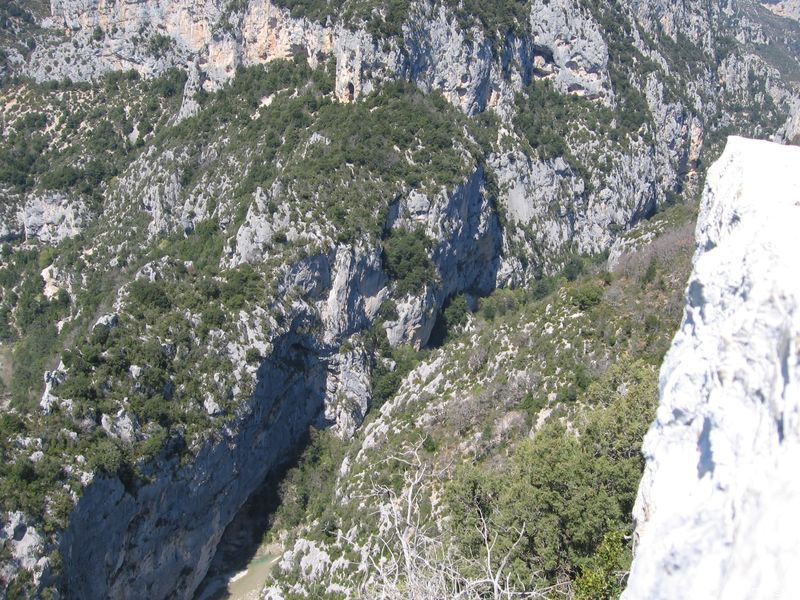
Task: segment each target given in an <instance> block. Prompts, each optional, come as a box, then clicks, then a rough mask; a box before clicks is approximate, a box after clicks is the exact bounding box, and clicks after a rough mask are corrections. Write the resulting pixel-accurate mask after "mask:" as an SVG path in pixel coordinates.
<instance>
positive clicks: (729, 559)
mask: <svg viewBox="0 0 800 600" xmlns="http://www.w3.org/2000/svg"><path fill="white" fill-rule="evenodd" d="M798 167H800V149H798V148H791V147H783V146H778V145H775V144H770V143H768V142H760V141H752V140H747V139H743V138H735V137H732V138H729V140H728V145H727V147H726V150H725V152H724V154H723V155H722V157H721V158H720V159H719V160H718V161H717V162H716V163H715V164H714V166H713V167H712V168H711V169H710V171H709V175H708V183H707V186H706V189H705V193H704V198H703V204H702V208H701V214H700V217H699V220H698V225H697V251H696V254H695V258H694V270H693V273H692V276H691V278H690V281H689V285H688V288H687V305H686V309H685V314H684V320H683V324H682V326H681V328H680V331H679V332H678V334H677V335H676V337H675V339H674V341H673V344H672V347H671V349H670V351H669V353H668V354H667V357H666V359H665V361H664V365H663V367H662V371H661V381H660V393H661V403H660V406H659V409H658V414H657V419H656V421H655V423H654V424H653V426H652V427H651V429H650V431H649V433H648V434H647V437H646V438H645V442H644V454H645V456H646V459H647V467H646V471H645V474H644V477H643V479H642V483H641V487H640V489H639V496H638V499H637V503H636V507H635V511H634V512H635V517H636V521H637V530H636V536H637V545H636V550H635V558H634V562H633V566H632V570H631V576H630V579H629V583H628V589H627V591H626V592H625V594H624V596H623V597H624V598H625V599H626V600H632V599H637V598H664V599H666V598H676V597H681V598H726V599H728V598H732V599H736V598H754V597H763V598H789V597H792V596H793V595H794V593H795V592H796V590H797V586H798V584H800V581H798V575H797V569H796V568H795V565H796V563H797V560H798V556H800V544H798V533H797V529H796V527H795V526H794V525H793V523H794V522H795V520H794V519H793V515H794V513H795V511H796V507H797V502H798V499H800V481H798V478H797V474H796V466H797V464H798V460H800V419H799V418H798V414H799V413H800V387H798V374H799V373H800V285H798V279H797V277H796V257H797V256H798V253H799V252H800V245H799V244H798V238H797V227H798V225H800V203H798V200H797V199H798V197H800V177H798V175H797V173H798Z"/></svg>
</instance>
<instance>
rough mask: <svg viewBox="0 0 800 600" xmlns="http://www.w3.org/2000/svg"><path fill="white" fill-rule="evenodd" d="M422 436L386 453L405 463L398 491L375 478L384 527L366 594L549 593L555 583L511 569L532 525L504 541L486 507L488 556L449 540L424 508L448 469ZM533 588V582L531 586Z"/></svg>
mask: <svg viewBox="0 0 800 600" xmlns="http://www.w3.org/2000/svg"><path fill="white" fill-rule="evenodd" d="M421 447H422V442H421V441H420V442H418V443H417V444H416V445H415V446H414V447H412V448H411V449H409V450H408V451H406V452H405V453H404V454H403V455H401V456H393V457H390V458H388V459H386V460H388V461H396V462H399V463H400V464H403V465H404V466H405V470H404V474H403V486H402V488H401V489H400V490H399V491H397V490H395V489H393V488H391V487H390V486H387V485H384V484H378V483H376V482H374V481H372V482H371V483H372V486H371V489H370V490H369V491H368V492H367V494H366V496H365V499H369V501H370V503H373V504H376V505H377V506H379V509H378V513H377V514H378V517H379V520H380V527H379V533H378V534H377V536H376V537H375V539H374V540H373V543H374V545H375V552H374V553H373V554H371V555H370V557H369V560H370V567H371V568H370V570H369V571H370V573H369V575H368V576H367V577H366V578H365V580H364V582H363V583H362V585H361V586H360V589H359V595H360V597H361V598H362V599H363V600H367V599H369V600H432V599H437V600H490V599H491V600H517V599H526V600H530V599H536V598H543V597H545V595H546V594H549V593H552V592H553V591H555V590H554V589H553V588H546V589H544V588H543V589H535V590H533V591H531V590H530V587H531V586H525V585H522V582H520V581H517V580H515V578H514V577H513V575H512V573H511V569H510V568H509V567H510V562H511V560H512V559H513V557H514V555H515V554H516V552H517V550H518V548H519V546H520V544H522V542H523V540H524V536H525V525H524V524H523V526H522V527H521V528H519V529H518V530H517V531H515V532H513V533H514V534H515V538H514V539H515V541H514V542H513V544H511V546H510V547H507V548H502V549H500V548H499V545H498V540H499V539H500V537H501V535H506V534H508V533H509V532H507V531H499V530H498V529H496V527H495V526H494V524H493V523H492V521H491V519H490V518H488V517H486V516H485V515H484V514H483V512H482V511H481V510H480V508H479V507H476V509H477V510H478V520H477V524H476V525H475V527H476V529H477V533H478V534H479V536H480V539H481V541H482V544H483V550H484V552H483V556H482V557H468V556H463V555H461V554H460V553H459V550H458V548H456V547H455V546H454V545H453V544H449V543H448V542H447V541H446V538H445V536H444V535H443V532H442V531H440V529H439V527H437V525H436V523H435V522H434V519H425V518H424V516H423V514H424V511H423V510H422V508H423V504H424V503H425V502H430V500H431V494H432V493H433V491H434V490H435V489H436V484H437V483H438V482H441V481H442V480H443V477H444V475H445V473H446V471H447V469H436V468H435V467H433V466H432V465H431V464H429V463H428V462H426V461H425V460H424V459H423V458H422V456H421V454H420V449H421ZM526 588H527V589H526Z"/></svg>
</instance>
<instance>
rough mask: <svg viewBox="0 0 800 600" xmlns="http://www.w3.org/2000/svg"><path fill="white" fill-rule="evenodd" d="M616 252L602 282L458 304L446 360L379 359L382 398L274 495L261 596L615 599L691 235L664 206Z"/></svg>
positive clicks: (575, 265) (578, 275)
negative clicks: (273, 555) (393, 382)
mask: <svg viewBox="0 0 800 600" xmlns="http://www.w3.org/2000/svg"><path fill="white" fill-rule="evenodd" d="M630 240H631V241H632V245H631V246H629V247H628V249H627V251H625V252H623V253H622V254H620V255H617V257H616V259H615V261H614V269H613V270H612V271H610V272H609V271H606V270H605V263H604V262H601V261H597V262H583V261H578V260H576V261H574V262H572V263H570V265H569V266H568V268H567V269H566V270H565V271H564V272H563V273H561V274H559V275H557V276H553V277H550V278H546V279H543V280H540V281H539V282H538V283H537V284H536V285H534V286H531V288H529V289H527V290H514V291H510V290H498V291H497V292H495V293H493V294H492V295H490V296H488V297H486V298H483V299H481V300H480V303H479V304H480V307H479V308H478V310H477V312H475V313H471V314H470V313H469V312H468V311H467V310H466V308H465V306H464V303H463V301H462V300H461V299H460V298H458V299H457V300H455V301H453V302H452V303H451V304H450V307H449V308H447V309H445V311H444V315H445V316H446V318H447V320H448V321H449V323H450V329H449V330H448V333H447V336H446V338H447V341H446V343H445V344H444V346H442V347H441V348H439V349H436V350H429V351H426V352H423V353H420V354H416V355H414V354H409V352H408V351H405V350H402V349H400V350H398V351H395V352H394V354H393V355H392V357H391V358H388V357H387V358H384V359H383V360H384V361H391V365H390V369H393V371H392V370H389V371H387V372H397V371H398V370H399V371H400V373H401V374H402V373H404V372H407V375H404V376H403V377H402V381H401V382H400V383H399V389H398V391H397V393H396V395H395V396H394V397H393V398H392V399H391V400H389V401H388V402H386V403H385V404H384V405H383V406H382V407H381V408H380V411H379V413H378V414H375V415H374V416H373V415H370V416H369V417H368V418H367V421H366V422H365V425H364V427H363V428H362V429H361V431H360V432H358V433H357V434H356V436H355V438H354V439H353V441H352V442H350V443H349V444H345V443H343V442H342V441H336V438H334V437H333V436H330V435H329V434H320V435H319V436H317V437H316V438H315V440H314V442H312V444H311V446H310V447H309V449H308V450H307V451H306V453H305V455H304V456H303V457H302V458H301V460H300V463H299V466H298V467H296V468H295V469H293V470H292V471H290V472H289V475H288V476H287V478H286V480H285V482H284V483H283V484H282V487H281V494H282V499H283V502H282V505H281V507H280V508H279V510H278V511H277V513H276V515H275V517H274V523H273V526H272V528H271V530H270V534H269V535H270V536H272V537H273V538H274V539H280V540H281V541H282V542H283V544H284V545H285V547H286V548H287V552H286V553H285V554H284V556H283V558H282V560H281V561H280V562H279V565H278V567H277V568H276V569H275V571H274V572H273V581H272V582H271V583H270V584H269V585H268V590H269V593H268V594H267V596H266V597H268V598H273V597H274V598H277V597H285V598H294V597H315V598H340V597H353V596H356V597H364V598H395V597H410V598H427V597H449V596H451V595H453V594H455V591H454V590H461V591H462V592H463V593H464V594H465V596H464V597H467V598H478V597H484V595H486V594H489V595H490V596H491V594H493V593H495V587H494V586H495V585H497V586H498V587H497V588H496V590H497V593H500V590H502V591H503V593H505V592H507V591H508V592H512V593H516V594H521V593H527V594H530V597H539V596H540V595H541V596H542V597H544V596H549V595H554V594H556V595H557V594H562V593H570V594H571V593H576V594H577V595H578V597H582V598H611V597H616V596H617V595H618V594H619V592H620V590H621V585H622V581H623V580H622V579H620V577H619V574H620V573H624V572H625V570H626V569H627V565H628V564H629V562H630V548H629V543H628V542H626V541H624V540H628V539H630V535H631V532H632V526H631V520H630V512H631V509H632V507H633V501H634V498H635V495H636V489H637V486H638V481H639V477H640V473H641V470H642V466H643V459H642V457H641V455H640V453H639V448H640V444H641V439H642V436H643V435H644V433H645V431H646V430H647V428H648V426H649V424H650V422H651V421H652V419H653V416H654V410H655V406H656V403H657V392H656V382H657V378H658V368H659V365H660V363H661V359H662V357H663V355H664V352H665V351H666V348H667V346H668V345H669V341H670V339H671V337H672V334H673V332H674V330H675V328H676V326H677V324H678V321H679V319H680V309H681V306H682V304H683V288H684V282H685V280H686V277H687V274H688V270H689V268H690V257H691V252H692V250H693V247H694V242H693V222H692V221H691V220H690V219H689V215H688V214H687V211H686V210H685V208H684V207H676V208H674V209H671V210H670V211H668V212H666V213H664V214H663V215H661V214H659V215H657V216H656V217H654V219H652V220H651V221H649V222H647V223H645V224H643V225H642V226H640V229H639V230H635V232H634V234H633V235H632V236H631V238H630ZM384 377H385V375H384ZM342 456H343V457H344V458H343V459H342V458H341V457H342ZM340 462H341V467H339V466H338V465H339V463H340ZM287 533H288V536H287Z"/></svg>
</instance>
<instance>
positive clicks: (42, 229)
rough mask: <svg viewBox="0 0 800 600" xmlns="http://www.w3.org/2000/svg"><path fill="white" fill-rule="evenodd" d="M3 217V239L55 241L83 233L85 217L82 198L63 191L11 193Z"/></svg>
mask: <svg viewBox="0 0 800 600" xmlns="http://www.w3.org/2000/svg"><path fill="white" fill-rule="evenodd" d="M2 210H3V213H4V214H3V215H2V219H0V240H13V239H24V240H31V241H32V240H34V239H37V240H39V241H41V242H44V243H56V242H59V241H61V240H63V239H64V238H68V237H74V236H76V235H77V234H78V233H80V231H81V229H82V227H83V224H84V221H85V219H86V213H87V210H86V206H85V205H84V203H83V201H82V200H80V199H76V198H71V197H69V196H67V195H65V194H63V193H59V192H52V193H44V194H28V195H26V196H25V197H23V198H20V197H18V196H14V195H10V197H8V198H7V204H6V205H5V206H4V207H3V209H2Z"/></svg>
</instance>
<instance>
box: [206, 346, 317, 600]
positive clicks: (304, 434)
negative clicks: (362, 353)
mask: <svg viewBox="0 0 800 600" xmlns="http://www.w3.org/2000/svg"><path fill="white" fill-rule="evenodd" d="M326 351H327V349H324V348H319V347H315V345H314V343H313V341H312V340H311V338H307V337H305V336H297V335H296V334H291V333H290V334H287V335H286V336H282V337H281V338H279V340H277V341H276V344H275V351H274V353H273V356H272V357H270V358H269V359H267V360H266V361H265V362H264V364H262V366H261V368H260V370H259V376H258V379H259V381H258V384H257V386H256V394H255V395H256V397H258V396H260V395H264V396H266V397H269V396H272V395H273V394H274V390H275V388H283V393H282V394H281V395H282V396H283V398H281V399H280V400H278V401H277V403H276V404H275V408H276V409H277V413H275V412H273V411H269V412H268V413H267V414H266V415H265V416H266V418H267V420H272V419H275V425H278V426H280V423H281V422H283V423H285V425H284V427H286V428H291V429H294V430H295V431H296V433H295V435H294V436H293V437H294V443H292V444H291V447H290V448H286V449H285V451H284V452H283V453H282V454H283V459H282V460H281V459H278V462H276V464H275V466H274V467H272V468H271V469H270V470H269V471H268V472H267V474H266V477H265V479H264V480H263V481H262V482H261V484H260V485H259V486H258V487H257V488H256V489H255V490H254V491H253V492H252V493H251V494H250V496H249V497H248V499H247V501H246V502H245V503H244V504H243V506H242V508H241V509H239V511H238V512H237V513H236V515H235V516H234V517H233V519H232V520H231V522H230V523H229V524H228V526H227V527H226V528H225V530H224V532H223V533H222V537H221V538H220V541H219V544H218V545H217V549H216V552H215V554H214V558H213V559H212V561H211V564H210V566H209V569H208V573H207V574H206V576H205V578H204V579H203V581H202V583H201V584H200V586H199V587H198V588H197V590H196V591H195V594H194V598H195V600H223V599H225V598H229V597H231V596H230V595H229V593H228V590H227V586H228V583H229V582H230V581H231V580H232V578H233V577H234V576H235V575H237V574H240V573H242V572H243V571H245V570H246V569H247V568H248V565H250V563H251V562H252V561H253V560H254V559H255V558H256V557H257V555H258V553H259V550H260V549H261V548H262V541H263V538H264V534H265V533H266V532H267V531H268V530H269V527H270V525H271V522H272V517H273V515H274V513H275V511H276V510H277V508H278V506H279V505H280V496H279V488H280V483H281V481H282V480H283V479H284V478H285V476H286V474H287V473H288V472H289V470H291V469H292V468H294V467H296V466H297V465H298V462H299V459H300V457H301V456H302V454H303V452H304V451H305V449H306V447H307V446H308V444H309V442H310V435H309V429H308V427H309V426H310V425H311V423H312V422H314V421H315V419H316V417H317V415H318V414H319V411H320V410H322V407H323V397H324V390H325V377H326V373H327V365H326V362H325V355H326ZM278 380H282V383H283V385H280V384H278V383H277V381H278ZM310 399H312V401H311V402H310V403H309V400H310ZM275 400H276V399H273V402H274V401H275ZM296 404H310V405H313V406H314V409H315V410H314V414H313V415H309V414H307V413H305V412H304V411H301V412H302V413H303V417H304V418H303V419H302V421H301V422H299V421H298V420H296V419H295V418H293V417H292V415H294V416H295V417H296V416H298V415H297V414H296V413H295V411H296V408H293V405H296ZM287 413H288V415H287ZM263 583H264V582H263V580H262V581H260V584H261V585H263Z"/></svg>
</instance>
